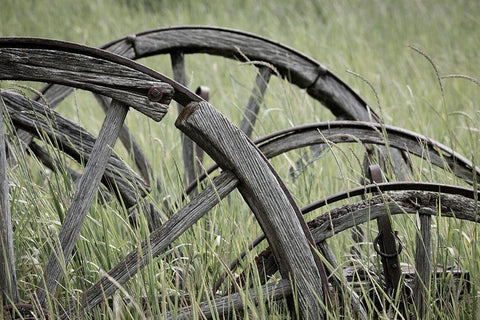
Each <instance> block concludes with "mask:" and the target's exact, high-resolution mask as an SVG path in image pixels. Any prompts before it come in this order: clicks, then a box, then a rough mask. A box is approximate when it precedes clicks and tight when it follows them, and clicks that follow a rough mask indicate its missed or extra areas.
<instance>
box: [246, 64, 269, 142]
mask: <svg viewBox="0 0 480 320" xmlns="http://www.w3.org/2000/svg"><path fill="white" fill-rule="evenodd" d="M271 75H272V70H271V69H270V68H269V67H265V66H261V67H259V68H258V74H257V78H256V79H255V86H254V87H253V89H252V94H251V95H250V98H249V99H248V104H247V107H246V108H245V112H244V114H243V119H242V121H241V122H240V130H242V131H243V132H245V134H246V135H247V137H251V136H252V132H253V127H254V126H255V122H256V121H257V116H258V112H259V110H260V105H261V104H262V101H263V97H264V95H265V91H266V90H267V86H268V82H269V81H270V76H271Z"/></svg>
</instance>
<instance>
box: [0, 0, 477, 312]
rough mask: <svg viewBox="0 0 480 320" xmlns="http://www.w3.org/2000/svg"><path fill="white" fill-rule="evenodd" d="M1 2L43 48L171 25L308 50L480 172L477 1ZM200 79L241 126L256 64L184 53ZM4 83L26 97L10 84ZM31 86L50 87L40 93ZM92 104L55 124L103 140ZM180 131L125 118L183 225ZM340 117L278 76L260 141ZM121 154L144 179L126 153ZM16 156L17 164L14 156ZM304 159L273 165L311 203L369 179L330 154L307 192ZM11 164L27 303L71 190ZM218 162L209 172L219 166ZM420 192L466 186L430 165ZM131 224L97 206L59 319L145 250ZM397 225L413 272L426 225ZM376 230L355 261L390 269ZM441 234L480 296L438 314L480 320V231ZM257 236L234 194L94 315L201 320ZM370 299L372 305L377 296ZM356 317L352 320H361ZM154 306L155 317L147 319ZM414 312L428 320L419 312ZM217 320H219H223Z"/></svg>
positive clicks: (338, 150)
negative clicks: (432, 184)
mask: <svg viewBox="0 0 480 320" xmlns="http://www.w3.org/2000/svg"><path fill="white" fill-rule="evenodd" d="M0 4H1V10H0V36H38V37H47V38H56V39H63V40H68V41H74V42H79V43H84V44H87V45H91V46H100V45H102V44H103V43H106V42H108V41H110V40H112V39H116V38H119V37H123V36H125V35H128V34H132V33H135V32H139V31H143V30H147V29H153V28H159V27H166V26H170V25H192V24H197V25H217V26H222V27H232V28H236V29H241V30H245V31H248V32H252V33H256V34H259V35H262V36H265V37H267V38H271V39H273V40H276V41H279V42H282V43H284V44H286V45H288V46H291V47H293V48H296V49H298V50H299V51H301V52H304V53H305V54H306V55H308V56H311V57H312V58H314V59H316V60H318V61H320V62H322V63H323V64H325V65H326V66H327V67H328V68H329V69H330V70H332V71H333V72H334V73H336V74H337V75H339V76H340V77H341V78H342V79H343V80H345V81H346V82H347V83H348V84H350V85H351V86H352V87H353V88H355V89H356V90H357V91H358V92H359V94H360V95H361V96H362V97H364V98H365V99H366V100H367V101H368V102H369V104H370V105H372V106H373V107H374V108H375V109H376V110H377V111H378V112H379V113H380V114H381V116H382V117H383V118H384V120H385V122H386V123H387V124H392V125H396V126H400V127H405V128H407V129H410V130H413V131H417V132H420V133H422V134H424V135H427V136H429V137H432V138H433V139H435V140H438V141H440V142H442V143H443V144H446V145H447V146H449V147H451V148H452V149H454V150H457V151H458V152H460V153H461V154H463V155H465V156H466V157H467V158H469V159H470V160H472V161H473V162H474V163H477V164H478V162H479V158H478V157H479V154H480V144H479V138H480V131H479V128H478V123H479V120H480V113H479V111H478V110H479V107H478V106H479V105H478V101H480V88H479V79H480V64H479V63H478V61H479V53H478V52H479V51H478V48H479V47H480V38H479V37H478V36H476V30H478V29H479V27H480V20H479V18H478V17H480V4H479V3H478V2H477V1H458V2H452V1H447V0H439V1H434V0H430V1H413V0H412V1H369V2H364V1H350V0H339V1H331V2H328V3H321V4H320V3H319V2H317V1H299V0H297V1H281V2H274V1H268V2H267V1H265V2H264V1H252V0H246V1H228V2H224V1H218V0H214V1H208V2H205V3H202V2H201V1H147V0H143V1H129V0H123V1H114V0H98V1H78V0H75V1H73V0H68V1H60V0H51V1H45V0H38V1H32V0H25V1H12V0H3V1H1V3H0ZM412 48H414V49H412ZM140 62H142V63H145V64H147V65H148V66H150V67H152V68H154V69H156V70H158V71H160V72H162V73H165V74H166V75H168V76H171V71H170V61H169V59H168V57H151V58H147V59H143V60H141V61H140ZM187 72H188V74H187V81H188V85H189V87H191V88H192V89H195V88H196V87H197V86H198V85H208V86H209V87H210V88H211V92H212V94H211V103H212V104H213V105H214V106H215V107H217V108H218V109H219V110H220V111H221V112H222V113H224V114H225V115H226V116H227V117H228V118H229V119H232V121H234V122H235V123H239V121H240V119H241V116H242V112H243V107H244V105H245V104H246V103H247V101H248V97H249V94H250V92H251V89H252V84H253V82H254V78H255V68H254V67H252V66H250V65H247V64H240V63H236V62H233V61H227V60H225V59H221V58H215V57H210V56H205V55H195V56H187ZM0 85H1V87H2V88H14V89H18V88H19V87H18V86H17V85H16V84H15V83H11V82H2V83H0ZM27 85H28V86H31V87H33V88H39V87H40V84H35V83H28V84H27ZM20 90H24V89H23V88H20ZM24 91H25V90H24ZM26 94H30V93H29V92H27V93H26ZM94 105H95V101H94V100H93V99H92V98H91V97H90V96H89V95H88V94H86V93H84V92H81V91H80V90H78V91H77V92H76V94H75V95H73V96H71V97H69V98H68V99H67V100H66V101H65V102H64V103H63V104H62V105H61V106H60V107H59V108H58V111H59V112H61V113H63V114H66V115H67V116H68V117H69V118H72V119H74V120H75V121H78V122H79V123H80V124H81V125H82V126H84V127H86V128H88V129H89V130H90V131H92V132H93V133H94V134H96V133H97V132H98V129H99V126H100V123H101V119H102V112H101V110H100V108H96V107H94ZM175 118H176V112H175V110H174V108H172V110H171V112H169V114H168V115H167V116H166V118H165V119H164V120H163V121H162V122H161V123H160V124H157V123H154V122H151V121H149V120H145V119H144V117H142V116H140V115H138V114H135V113H134V112H131V113H130V114H129V115H128V118H127V124H128V125H129V126H130V127H131V128H132V129H133V131H134V132H135V133H136V137H137V139H138V141H139V143H140V144H141V145H142V146H143V147H144V150H145V151H146V153H147V156H148V158H149V159H150V160H151V161H152V162H153V164H154V169H155V174H156V178H157V179H159V181H160V185H161V187H162V190H156V189H154V190H153V191H152V194H151V196H150V198H151V200H152V201H153V202H154V203H155V205H156V207H157V209H158V210H161V211H162V214H163V215H164V217H165V218H167V217H168V216H169V215H170V214H171V212H170V211H166V210H165V209H164V208H165V207H164V205H163V199H164V198H165V197H167V196H169V197H170V199H171V203H172V204H175V203H177V204H178V206H179V207H181V206H183V205H184V204H185V201H184V202H182V200H181V199H182V193H183V189H184V187H185V186H184V185H183V173H182V170H183V165H182V162H181V148H180V138H179V134H178V130H176V129H174V125H173V123H174V121H175ZM329 119H333V117H332V115H331V114H330V113H329V112H328V111H327V110H325V108H321V107H320V106H319V105H318V103H317V102H314V101H312V100H311V99H310V98H309V97H308V96H307V94H306V93H305V92H304V91H302V90H299V89H298V88H295V87H292V86H290V85H288V83H286V82H285V81H283V80H279V79H272V81H271V84H270V87H269V90H268V93H267V96H266V97H265V101H264V103H263V105H262V110H261V113H260V114H259V121H258V122H257V126H256V128H255V131H254V137H260V136H262V135H264V134H267V133H271V132H273V131H276V130H279V129H283V128H285V127H290V126H292V125H296V124H302V123H310V122H314V121H324V120H329ZM48 151H49V152H50V153H51V155H52V156H55V157H57V158H58V159H59V161H60V164H61V165H62V164H65V163H68V164H69V165H73V163H72V161H71V160H70V159H68V158H66V157H65V156H64V155H63V154H62V153H61V152H58V151H57V150H56V149H55V148H48ZM116 151H117V152H118V153H119V155H120V156H122V157H123V158H124V159H125V161H127V162H128V163H129V164H130V165H132V166H133V163H132V162H131V160H130V159H129V157H128V155H127V153H126V151H125V150H124V149H123V148H122V147H121V146H120V144H118V145H117V146H116ZM12 152H17V151H15V149H12ZM304 152H309V151H308V150H299V151H292V152H289V153H287V154H285V155H282V156H280V157H277V158H275V159H273V160H272V163H273V165H274V167H275V168H276V169H277V170H278V172H279V173H280V175H281V176H282V178H283V179H284V180H285V182H286V184H287V187H288V188H289V190H290V191H291V192H292V194H293V196H294V198H295V200H296V201H297V202H298V204H299V206H303V205H306V204H308V203H310V202H312V201H315V200H318V199H319V198H322V197H324V196H327V195H330V194H333V193H335V192H338V191H341V190H346V189H350V188H352V187H354V186H357V185H358V183H359V181H360V180H361V178H362V177H363V175H364V174H363V173H362V160H363V152H364V149H363V147H361V146H354V145H342V146H332V147H331V148H330V152H327V153H326V154H325V155H323V156H322V157H321V158H320V159H318V160H317V161H315V162H313V163H310V164H309V165H307V166H306V168H304V169H303V170H301V171H297V179H296V180H295V181H292V180H291V179H290V176H289V172H290V170H291V167H292V165H295V164H296V163H298V161H299V159H301V158H302V157H303V154H304ZM14 155H15V156H16V160H17V161H16V162H15V163H14V164H13V165H12V166H11V173H10V175H9V178H10V184H11V186H10V198H11V205H12V215H13V219H14V225H15V234H14V238H15V248H16V252H17V255H16V259H17V260H16V266H17V274H18V279H19V285H20V289H21V293H22V298H23V299H24V300H25V301H29V302H32V301H34V300H35V295H34V293H35V290H36V288H37V286H40V285H41V284H42V281H43V279H41V275H42V273H43V270H42V266H44V265H45V264H46V262H47V260H48V258H49V254H50V250H51V249H52V248H53V243H54V239H55V235H56V233H57V232H58V229H59V226H60V224H61V221H62V220H63V215H64V212H65V211H66V208H68V206H69V201H70V200H71V196H72V193H73V191H74V184H73V182H72V179H71V177H69V176H68V174H67V173H65V172H64V171H60V172H51V171H49V170H46V169H45V168H44V167H42V166H41V165H40V164H39V163H38V162H37V161H36V160H35V159H34V158H32V157H25V156H24V155H23V154H14ZM208 163H211V161H209V160H207V165H208ZM61 165H60V166H59V167H60V168H61V167H62V166H61ZM76 168H77V169H79V170H80V169H81V168H80V167H78V166H77V167H76ZM409 179H412V180H416V181H436V182H444V183H450V184H460V185H464V182H462V181H459V180H458V179H457V178H455V177H453V175H451V174H449V173H446V172H444V171H442V170H439V169H436V168H433V167H432V165H431V164H430V163H429V162H428V161H426V160H418V159H417V160H415V161H414V170H413V172H412V173H411V174H410V177H409ZM475 187H476V186H475ZM357 200H358V199H357ZM357 200H355V201H357ZM352 201H353V200H352ZM173 209H174V210H173V211H175V209H176V208H173ZM329 209H331V207H330V208H329ZM318 214H319V213H318V212H316V213H315V214H311V215H310V216H309V217H308V218H311V217H313V216H314V215H318ZM127 215H128V213H127V212H126V210H125V208H124V207H123V206H122V205H121V204H119V203H117V202H115V201H108V202H107V203H101V202H100V201H95V202H94V204H93V206H92V208H91V209H90V213H89V216H88V219H87V221H86V223H85V225H84V227H83V229H82V233H81V238H80V239H79V241H78V243H77V245H76V248H75V255H74V259H73V261H72V263H71V264H69V265H68V266H66V267H65V269H64V273H65V276H64V279H63V280H62V283H61V286H60V289H59V294H58V295H57V296H56V297H55V299H53V300H52V301H51V303H50V305H49V308H50V309H51V310H52V311H53V312H55V313H59V312H60V311H61V310H60V308H61V306H62V305H63V304H64V299H65V298H66V297H67V296H68V297H72V296H73V297H77V298H79V296H80V293H81V291H83V290H84V289H86V288H88V287H89V285H91V284H92V283H93V282H94V281H96V280H97V279H98V278H99V277H100V276H102V275H103V273H104V272H105V271H107V270H109V269H110V268H111V267H112V266H114V265H115V263H116V262H117V261H119V260H120V259H121V257H123V256H124V255H126V254H127V253H128V252H130V251H131V250H135V248H136V247H137V246H138V245H139V244H140V243H141V241H142V240H144V239H146V238H147V236H148V227H147V223H146V221H143V220H142V221H141V223H140V224H139V226H138V227H137V228H133V227H132V226H131V225H130V224H129V223H128V216H127ZM394 226H395V228H396V229H397V230H399V233H400V237H401V239H402V240H403V241H404V242H405V246H406V249H405V252H404V254H403V255H402V261H404V262H406V263H409V264H411V265H414V261H413V259H414V251H413V250H414V249H413V244H414V242H415V241H414V239H415V234H416V232H417V219H416V217H415V216H414V215H413V216H409V217H401V218H395V219H394ZM364 228H365V230H366V233H367V237H366V239H367V240H366V243H365V244H364V245H363V246H362V247H361V248H360V249H361V251H362V256H361V258H360V259H357V260H356V262H357V263H359V264H362V265H365V266H369V267H378V266H379V261H378V258H376V256H375V253H374V251H373V249H372V247H371V243H370V242H371V239H373V238H374V236H375V234H376V225H375V223H373V222H372V223H369V224H367V225H365V226H364ZM433 230H434V233H435V242H434V254H433V257H432V258H433V259H434V260H433V261H432V263H433V264H434V265H435V264H437V263H438V264H441V265H459V266H461V267H462V268H463V269H468V270H469V271H470V274H471V278H472V288H471V290H470V292H469V293H468V294H467V295H466V296H465V297H464V298H463V299H462V300H461V301H460V303H451V301H450V298H451V297H450V296H449V295H453V294H454V293H455V291H454V290H447V289H445V290H443V289H442V288H440V287H436V286H432V289H431V292H430V294H429V297H428V303H429V305H430V306H431V307H430V308H429V314H428V316H429V317H430V318H441V319H468V318H472V319H474V318H476V317H478V302H477V300H478V297H477V290H478V289H477V288H478V284H479V279H480V265H479V264H478V262H477V261H476V259H477V258H478V254H479V247H478V246H477V245H476V241H477V240H478V230H477V226H476V225H475V224H473V223H466V222H461V221H455V220H452V219H447V218H442V217H438V218H437V219H434V224H433ZM260 232H261V230H260V228H259V226H258V224H257V223H256V221H255V219H254V217H253V215H252V214H251V212H250V210H249V209H248V207H247V206H246V205H245V203H244V202H243V201H242V199H241V197H240V196H239V195H238V194H237V193H234V194H232V195H230V196H229V197H228V199H226V200H225V201H223V202H222V204H220V205H219V206H217V207H216V208H215V209H213V210H212V212H210V213H209V214H208V215H207V216H206V217H204V218H203V219H201V220H200V221H199V222H198V223H197V224H196V225H195V226H194V227H192V228H191V229H190V230H188V231H187V232H186V233H185V234H183V235H182V236H181V237H180V238H179V239H178V240H177V241H176V242H175V244H174V245H173V246H172V247H171V249H170V251H169V252H167V253H165V254H164V255H163V256H161V257H159V258H157V259H155V260H154V262H153V263H151V264H149V266H148V267H146V268H145V269H144V270H142V272H140V273H139V274H138V275H137V276H136V277H134V278H133V279H132V280H131V281H129V282H127V283H126V284H125V285H124V286H123V287H121V290H119V291H118V292H117V293H116V294H115V295H114V297H113V298H112V299H111V300H110V302H109V304H108V303H105V304H104V305H102V306H101V307H99V308H96V309H95V310H94V313H93V316H92V317H93V318H106V319H131V318H133V319H143V318H144V317H150V316H155V317H160V315H161V314H166V313H167V312H172V313H173V314H174V315H175V312H176V310H178V309H179V308H180V307H181V306H183V305H185V304H187V303H189V304H190V303H192V304H193V305H194V306H196V307H194V308H193V317H194V318H201V317H202V315H201V314H199V311H198V310H199V309H198V308H197V307H198V305H199V303H200V302H201V301H206V300H207V301H210V303H213V302H211V301H212V297H214V296H215V294H216V292H213V284H214V283H215V281H216V279H217V278H218V277H219V276H220V275H221V274H222V273H223V272H225V270H226V266H228V265H229V263H230V262H231V261H232V260H233V259H234V258H235V257H237V256H238V254H239V253H240V252H242V251H243V250H245V248H246V247H247V245H248V243H249V242H250V241H251V240H252V239H254V238H255V237H256V236H257V235H258V234H259V233H260ZM329 245H330V246H331V247H332V249H333V251H334V252H335V254H336V257H337V259H338V263H339V266H340V267H344V266H348V265H350V264H351V263H352V259H353V258H354V257H352V255H351V253H350V248H351V247H352V246H354V245H356V244H355V243H354V242H353V240H351V238H350V234H349V232H344V233H342V234H339V235H336V236H335V237H334V239H333V241H329ZM261 247H262V248H264V247H265V244H264V245H263V246H261ZM254 258H255V255H254V253H251V254H247V256H246V258H245V261H244V262H242V266H241V268H240V270H239V271H238V272H240V271H242V270H245V271H246V277H248V278H249V279H252V283H254V288H255V290H256V291H260V290H261V287H260V285H259V284H258V283H259V279H258V273H257V271H256V270H255V269H252V268H251V265H252V264H253V263H254ZM338 272H339V273H341V271H340V270H338ZM378 272H380V271H378ZM236 276H237V275H236V274H230V275H229V277H228V279H229V281H228V282H227V284H226V285H224V286H223V287H222V288H221V289H220V290H221V291H222V292H223V293H225V292H229V290H230V289H231V288H230V286H231V285H232V283H233V282H234V280H235V277H236ZM275 277H278V275H275ZM375 281H376V280H375ZM378 289H379V290H380V289H381V286H380V285H379V286H378ZM442 290H443V291H442ZM361 293H363V294H365V293H366V289H364V290H363V291H361ZM241 295H242V299H243V301H244V304H245V308H244V314H235V315H234V316H233V317H234V318H242V319H243V318H248V317H250V318H259V319H267V318H268V319H277V318H278V319H282V318H285V317H286V316H288V312H289V311H288V308H287V307H286V306H285V304H283V303H274V302H269V301H268V300H269V298H268V297H267V298H265V299H263V300H261V301H260V303H259V304H258V305H255V304H254V302H253V301H252V299H251V296H250V294H249V293H248V292H242V293H241ZM367 300H368V299H367ZM366 305H367V311H368V312H369V315H371V316H372V317H373V314H374V310H375V308H374V305H373V303H372V301H371V300H369V301H367V302H366ZM344 307H345V309H344V310H342V312H344V313H345V314H347V315H348V314H350V313H351V312H352V311H351V310H349V308H348V307H347V306H344ZM144 309H147V310H148V312H147V314H146V315H145V314H144V313H143V310H144ZM412 312H413V313H414V314H415V310H413V311H412ZM383 316H385V317H386V316H387V315H385V314H384V315H383ZM216 317H217V318H221V317H222V316H221V315H219V314H217V315H216ZM329 317H331V318H341V317H342V314H341V312H339V311H338V312H337V311H333V312H332V313H331V314H329ZM397 317H399V316H398V315H397Z"/></svg>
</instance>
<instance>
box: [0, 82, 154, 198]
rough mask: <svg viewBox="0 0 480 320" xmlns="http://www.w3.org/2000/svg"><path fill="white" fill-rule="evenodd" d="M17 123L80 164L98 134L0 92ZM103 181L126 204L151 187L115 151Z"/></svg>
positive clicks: (88, 153) (4, 92)
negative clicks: (49, 142) (47, 140)
mask: <svg viewBox="0 0 480 320" xmlns="http://www.w3.org/2000/svg"><path fill="white" fill-rule="evenodd" d="M0 95H1V96H2V98H3V101H4V102H5V105H6V107H7V111H8V113H9V116H10V118H11V119H12V122H13V123H14V125H15V126H17V127H19V128H22V129H23V130H25V131H27V132H29V133H30V134H33V135H35V136H37V137H39V138H40V139H42V138H44V137H45V136H46V137H48V139H50V140H51V141H53V142H54V144H53V145H54V146H56V147H59V148H61V149H62V152H65V153H66V154H68V155H69V156H71V157H72V158H73V159H75V160H76V161H77V162H79V163H86V162H87V161H88V159H89V158H90V155H91V153H92V150H93V146H94V144H95V137H94V136H93V135H92V134H90V133H89V132H88V131H86V130H84V129H83V128H81V127H80V126H78V125H77V124H75V123H73V122H71V121H70V120H68V119H66V118H64V117H63V116H61V115H60V114H58V113H57V112H55V111H54V110H51V109H50V108H48V107H47V106H45V105H43V104H40V103H38V102H35V101H30V100H28V99H26V98H25V97H23V96H20V95H18V94H13V93H11V92H6V91H3V92H2V93H1V94H0ZM103 183H104V184H105V185H106V186H107V187H108V188H109V189H110V190H112V191H113V192H118V193H119V196H121V197H122V199H123V201H125V203H126V205H127V207H131V206H133V205H135V204H136V199H137V197H138V196H144V195H145V194H146V192H147V191H148V190H149V186H148V185H147V184H146V183H145V182H144V181H143V179H142V178H140V177H139V176H138V175H137V174H136V173H135V171H133V170H132V169H131V168H129V167H128V166H127V165H126V164H125V162H123V161H122V160H121V159H120V158H119V157H118V156H116V155H115V154H113V155H112V156H111V157H110V159H109V163H108V166H107V169H106V170H105V175H104V180H103Z"/></svg>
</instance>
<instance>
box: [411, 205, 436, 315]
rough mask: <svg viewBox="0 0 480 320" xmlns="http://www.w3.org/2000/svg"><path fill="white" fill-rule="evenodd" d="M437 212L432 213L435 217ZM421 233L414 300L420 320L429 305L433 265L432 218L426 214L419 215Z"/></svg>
mask: <svg viewBox="0 0 480 320" xmlns="http://www.w3.org/2000/svg"><path fill="white" fill-rule="evenodd" d="M434 214H435V212H432V215H434ZM419 220H420V230H419V231H420V232H418V233H417V236H416V246H415V248H416V251H415V270H416V271H417V272H416V275H415V282H414V287H413V298H414V299H415V307H416V309H417V312H418V315H419V318H420V319H423V318H424V316H425V313H426V311H427V310H428V309H427V307H428V306H427V303H428V293H429V292H430V274H431V270H432V263H431V261H430V257H431V253H432V252H431V251H432V243H431V241H432V240H431V239H432V232H431V229H432V216H431V215H426V214H420V215H419Z"/></svg>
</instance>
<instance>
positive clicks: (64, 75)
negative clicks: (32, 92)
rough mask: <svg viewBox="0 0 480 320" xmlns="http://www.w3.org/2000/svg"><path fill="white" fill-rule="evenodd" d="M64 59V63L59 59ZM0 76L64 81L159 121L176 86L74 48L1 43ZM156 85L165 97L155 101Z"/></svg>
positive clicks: (16, 78) (15, 78)
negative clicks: (152, 96)
mask: <svg viewBox="0 0 480 320" xmlns="http://www.w3.org/2000/svg"><path fill="white" fill-rule="evenodd" d="M59 61H62V63H59ZM0 78H1V79H4V80H27V81H44V82H54V83H62V84H64V85H69V86H72V87H77V88H81V89H85V90H89V91H93V92H96V93H99V94H102V95H106V96H109V97H110V98H113V99H117V100H119V101H123V102H124V103H126V104H127V105H129V106H132V107H133V108H135V109H137V110H138V111H140V112H142V113H143V114H145V115H147V116H148V117H151V118H152V119H154V120H156V121H160V120H161V119H162V118H163V116H164V115H165V113H166V112H167V110H168V104H169V103H170V100H171V99H172V96H173V88H172V87H171V86H170V85H169V84H167V83H163V82H160V81H159V80H157V79H155V78H153V77H151V76H149V75H146V74H144V73H143V72H139V71H137V70H134V69H132V68H130V67H127V66H124V65H121V64H118V63H115V62H112V61H108V60H105V59H100V58H98V57H93V56H88V55H84V54H80V53H75V52H68V51H60V50H52V49H40V48H34V49H31V48H8V47H0ZM152 87H157V88H159V90H161V91H162V93H163V95H162V98H161V99H160V100H159V101H158V102H156V101H151V100H150V99H149V98H148V97H147V94H148V90H149V89H150V88H152Z"/></svg>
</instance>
